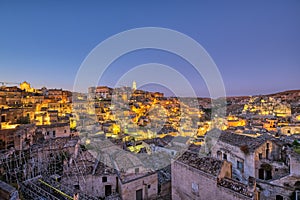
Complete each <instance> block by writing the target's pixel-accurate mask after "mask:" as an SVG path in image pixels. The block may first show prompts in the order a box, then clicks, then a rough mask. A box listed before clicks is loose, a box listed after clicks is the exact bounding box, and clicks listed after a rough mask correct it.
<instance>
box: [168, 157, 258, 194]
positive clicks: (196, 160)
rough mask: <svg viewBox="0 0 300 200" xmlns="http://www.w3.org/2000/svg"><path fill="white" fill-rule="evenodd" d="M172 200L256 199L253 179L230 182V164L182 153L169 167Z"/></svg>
mask: <svg viewBox="0 0 300 200" xmlns="http://www.w3.org/2000/svg"><path fill="white" fill-rule="evenodd" d="M171 168H172V199H173V200H180V199H197V200H198V199H199V200H200V199H224V200H227V199H228V200H232V199H239V200H242V199H243V200H245V199H256V193H255V191H256V188H255V187H256V186H255V179H253V178H250V181H249V184H248V185H246V184H243V183H241V182H238V181H236V180H233V179H232V168H231V163H230V162H227V161H225V160H219V159H217V158H212V157H199V156H198V154H195V153H191V152H185V153H183V154H182V155H181V156H180V157H179V158H178V159H177V160H175V161H174V162H173V163H172V164H171Z"/></svg>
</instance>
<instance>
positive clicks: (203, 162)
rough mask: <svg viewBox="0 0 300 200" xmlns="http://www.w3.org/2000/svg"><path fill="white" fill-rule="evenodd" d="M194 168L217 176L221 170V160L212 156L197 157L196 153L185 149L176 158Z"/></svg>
mask: <svg viewBox="0 0 300 200" xmlns="http://www.w3.org/2000/svg"><path fill="white" fill-rule="evenodd" d="M177 161H178V162H181V163H184V164H186V165H189V166H191V167H193V168H195V169H198V170H200V171H203V172H206V173H208V174H211V175H213V176H217V175H218V174H219V172H220V170H221V167H222V164H223V161H221V160H218V159H216V158H212V157H201V158H200V157H199V156H198V154H195V153H192V152H189V151H186V152H184V153H183V154H182V155H181V156H180V157H179V158H178V160H177Z"/></svg>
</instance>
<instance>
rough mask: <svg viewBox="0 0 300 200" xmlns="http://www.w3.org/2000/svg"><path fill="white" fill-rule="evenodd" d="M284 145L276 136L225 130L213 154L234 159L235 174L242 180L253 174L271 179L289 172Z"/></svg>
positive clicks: (230, 159) (224, 158)
mask: <svg viewBox="0 0 300 200" xmlns="http://www.w3.org/2000/svg"><path fill="white" fill-rule="evenodd" d="M281 147H282V144H279V142H278V141H277V142H276V139H275V138H267V137H264V136H261V137H250V136H245V135H239V134H234V133H230V132H222V133H221V135H220V137H219V140H218V142H217V143H216V145H215V146H214V147H213V148H212V156H213V157H216V158H219V159H223V160H227V161H229V162H231V163H232V168H233V174H234V177H235V178H236V179H238V180H240V181H246V180H247V179H248V178H249V177H250V176H251V177H255V178H259V179H262V180H270V179H272V178H276V177H278V176H282V174H287V173H288V166H287V163H285V157H284V152H283V151H282V148H281Z"/></svg>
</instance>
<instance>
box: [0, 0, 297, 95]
mask: <svg viewBox="0 0 300 200" xmlns="http://www.w3.org/2000/svg"><path fill="white" fill-rule="evenodd" d="M146 26H157V27H165V28H170V29H174V30H177V31H180V32H182V33H184V34H187V35H188V36H190V37H192V38H193V39H195V40H196V41H198V42H199V43H200V44H201V45H202V46H203V47H204V48H205V49H206V50H207V52H208V53H209V54H210V55H211V57H212V58H213V60H214V61H215V63H216V64H217V66H218V68H219V70H220V72H221V74H222V77H223V80H224V83H225V88H226V92H227V94H228V95H251V94H252V95H253V94H265V93H272V92H276V91H282V90H289V89H300V1H298V0H281V1H277V0H266V1H260V0H257V1H256V0H254V1H253V0H251V1H230V0H229V1H200V0H199V1H128V2H125V1H58V0H57V1H56V0H49V1H46V0H44V1H40V0H37V1H30V0H28V1H21V0H20V1H3V0H0V68H1V73H0V81H16V82H20V81H24V80H26V81H28V82H30V83H31V84H32V85H33V86H34V87H36V88H39V87H42V86H47V87H49V88H51V87H54V88H55V87H56V88H65V89H72V87H73V82H74V78H75V75H76V73H77V70H78V68H79V66H80V64H81V63H82V61H83V60H84V58H85V57H86V56H87V55H88V53H89V52H90V51H91V50H92V49H93V48H94V47H95V46H96V45H97V44H99V43H100V42H101V41H103V40H105V39H106V38H108V37H110V36H112V35H114V34H116V33H119V32H121V31H125V30H128V29H132V28H138V27H146ZM148 62H158V63H162V64H167V65H170V66H174V67H175V68H177V69H178V70H179V71H181V72H182V73H185V75H186V76H187V77H188V79H189V80H190V81H191V82H192V84H193V85H194V87H195V88H196V90H197V93H198V94H199V95H201V96H207V89H206V87H205V85H204V83H203V80H201V77H200V78H199V77H196V76H195V75H194V73H193V71H192V70H189V67H190V66H189V65H188V64H187V63H185V62H184V61H183V60H181V59H180V58H178V57H176V56H174V55H171V54H168V53H166V52H160V51H156V50H148V51H141V52H133V53H130V54H128V55H125V56H123V57H122V58H120V59H119V60H117V61H116V62H115V63H113V64H112V66H111V68H110V70H108V72H107V74H106V77H105V78H104V80H103V82H102V83H103V84H107V85H113V84H114V81H116V80H117V77H118V76H121V75H122V73H124V72H126V70H128V69H130V68H131V67H133V66H136V65H138V64H143V63H148ZM174 84H175V83H174ZM148 88H149V86H148ZM186 95H188V94H186Z"/></svg>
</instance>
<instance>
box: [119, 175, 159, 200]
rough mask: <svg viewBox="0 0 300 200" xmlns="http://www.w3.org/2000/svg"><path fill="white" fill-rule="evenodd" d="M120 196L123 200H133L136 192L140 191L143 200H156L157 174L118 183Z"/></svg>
mask: <svg viewBox="0 0 300 200" xmlns="http://www.w3.org/2000/svg"><path fill="white" fill-rule="evenodd" d="M119 186H120V191H119V193H120V195H121V197H122V199H123V200H135V199H136V191H138V190H142V195H143V199H148V200H150V199H156V197H157V193H158V178H157V173H153V174H149V175H146V176H143V177H140V178H137V179H135V180H132V181H129V182H126V183H122V182H119Z"/></svg>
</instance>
